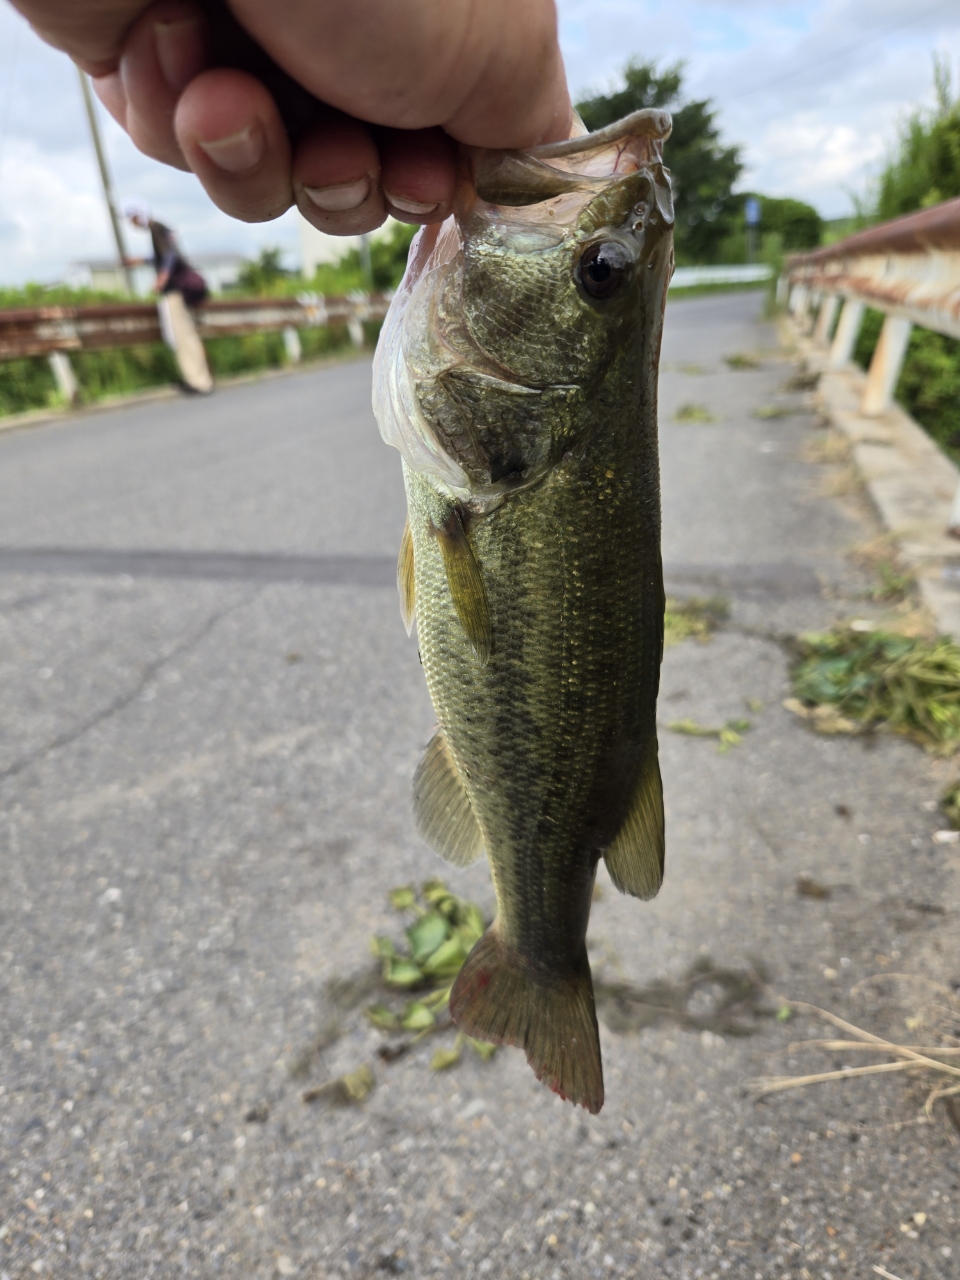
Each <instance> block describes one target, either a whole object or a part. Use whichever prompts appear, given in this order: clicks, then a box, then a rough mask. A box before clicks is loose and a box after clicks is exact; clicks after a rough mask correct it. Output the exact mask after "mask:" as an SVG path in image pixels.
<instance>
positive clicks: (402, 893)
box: [390, 884, 417, 911]
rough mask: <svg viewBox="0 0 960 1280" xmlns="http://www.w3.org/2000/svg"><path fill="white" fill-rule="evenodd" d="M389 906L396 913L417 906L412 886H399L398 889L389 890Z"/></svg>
mask: <svg viewBox="0 0 960 1280" xmlns="http://www.w3.org/2000/svg"><path fill="white" fill-rule="evenodd" d="M390 905H391V906H392V907H393V908H395V910H397V911H406V910H407V908H408V907H415V906H416V905H417V894H416V890H415V889H414V887H413V885H410V884H406V885H401V887H400V888H399V889H391V890H390Z"/></svg>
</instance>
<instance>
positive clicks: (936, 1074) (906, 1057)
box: [752, 974, 960, 1129]
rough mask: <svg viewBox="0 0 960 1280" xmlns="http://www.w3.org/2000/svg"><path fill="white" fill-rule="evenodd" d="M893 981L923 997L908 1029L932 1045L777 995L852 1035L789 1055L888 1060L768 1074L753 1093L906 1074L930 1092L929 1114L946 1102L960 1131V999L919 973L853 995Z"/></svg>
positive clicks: (786, 1006)
mask: <svg viewBox="0 0 960 1280" xmlns="http://www.w3.org/2000/svg"><path fill="white" fill-rule="evenodd" d="M891 981H899V982H904V983H907V984H909V985H910V987H911V988H912V989H913V990H914V991H915V992H917V993H923V998H922V999H921V1000H920V1001H919V1002H918V1003H917V1007H916V1008H915V1011H914V1012H913V1013H912V1014H911V1015H910V1016H909V1017H908V1018H906V1020H905V1025H906V1028H907V1030H908V1031H910V1032H913V1033H917V1032H925V1033H926V1034H925V1035H924V1036H922V1037H919V1038H920V1039H921V1041H922V1040H928V1041H930V1042H931V1043H922V1042H921V1043H917V1044H900V1043H898V1042H897V1041H894V1040H890V1039H887V1038H885V1037H884V1036H878V1035H874V1034H873V1033H872V1032H870V1031H865V1030H864V1029H863V1028H862V1027H858V1026H855V1025H854V1024H853V1023H852V1022H847V1021H846V1020H845V1019H844V1018H840V1017H838V1016H837V1015H836V1014H835V1013H831V1012H830V1011H829V1010H827V1009H821V1008H819V1007H818V1006H817V1005H812V1004H805V1003H804V1002H802V1001H795V1000H786V999H783V998H782V997H776V998H777V999H780V1000H781V1002H782V1004H781V1007H782V1008H783V1010H784V1011H789V1012H790V1013H803V1014H808V1015H810V1016H812V1017H815V1018H820V1019H821V1020H822V1021H824V1022H827V1023H829V1024H830V1025H831V1026H834V1027H836V1028H837V1029H838V1030H840V1031H842V1032H844V1033H845V1035H846V1037H847V1038H846V1039H812V1040H802V1041H795V1042H794V1043H793V1044H790V1045H789V1046H787V1052H788V1053H796V1052H799V1051H801V1050H808V1049H809V1050H815V1049H818V1050H821V1051H823V1052H826V1053H831V1054H837V1053H844V1054H846V1053H849V1054H851V1055H853V1056H857V1055H859V1054H872V1055H877V1056H881V1055H882V1056H883V1058H884V1059H885V1061H882V1062H871V1063H868V1064H866V1065H863V1066H844V1067H841V1068H839V1069H838V1070H834V1071H818V1072H814V1073H811V1074H807V1075H789V1076H764V1077H761V1078H759V1079H757V1080H755V1081H753V1082H752V1088H753V1089H754V1091H755V1092H756V1093H757V1094H758V1095H760V1096H764V1095H766V1094H770V1093H779V1092H781V1091H783V1090H785V1089H800V1088H804V1087H806V1086H807V1085H813V1084H824V1083H827V1082H829V1081H836V1080H852V1079H856V1078H858V1077H860V1076H868V1075H884V1074H894V1073H900V1074H906V1075H909V1076H912V1077H916V1078H918V1079H920V1080H921V1081H922V1082H923V1084H924V1086H925V1087H926V1089H927V1091H928V1092H927V1098H926V1101H925V1103H924V1111H925V1113H926V1114H927V1115H928V1116H929V1115H930V1114H931V1113H932V1111H933V1108H934V1106H935V1105H936V1103H937V1102H940V1101H943V1102H944V1104H945V1106H946V1109H947V1113H948V1115H949V1117H950V1119H951V1121H952V1123H953V1124H954V1125H955V1126H956V1127H957V1128H958V1129H960V1108H958V1106H957V1104H956V1103H955V1102H954V1099H955V1098H957V1097H958V1096H960V997H958V995H957V993H956V992H954V991H952V990H951V989H950V988H949V987H945V986H943V985H942V984H941V983H938V982H934V981H932V980H931V979H929V978H926V977H924V976H922V975H918V974H879V975H877V976H875V977H873V978H867V979H865V980H864V981H863V982H860V983H857V985H856V986H855V987H853V988H852V990H851V995H852V996H855V995H857V994H858V993H859V992H861V991H863V990H864V989H866V988H867V987H868V986H871V985H873V984H874V983H878V982H891ZM771 994H773V993H771ZM937 1042H939V1043H937Z"/></svg>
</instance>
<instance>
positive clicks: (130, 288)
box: [77, 67, 136, 297]
mask: <svg viewBox="0 0 960 1280" xmlns="http://www.w3.org/2000/svg"><path fill="white" fill-rule="evenodd" d="M77 75H78V76H79V77H80V92H81V93H82V94H83V105H84V107H85V108H86V111H87V121H88V123H89V125H90V135H91V137H92V138H93V149H94V151H95V152H96V153H97V164H98V165H99V166H100V181H101V182H102V183H103V198H104V199H105V200H106V202H107V212H108V213H109V214H110V225H111V227H112V228H113V238H114V241H115V242H116V246H117V254H118V256H119V258H120V266H121V267H122V269H123V275H124V279H125V280H126V282H127V292H128V293H129V294H130V296H131V297H133V296H134V294H135V293H136V289H135V287H134V281H133V272H132V271H131V270H130V268H129V267H128V266H127V248H126V245H125V244H124V242H123V224H122V223H121V221H120V215H119V213H118V212H117V198H116V196H115V195H114V191H113V181H112V179H111V177H110V169H109V167H108V165H107V153H106V152H105V151H104V149H103V139H102V138H101V137H100V124H99V122H98V120H97V109H96V106H95V104H94V101H93V92H92V90H91V88H90V81H89V79H88V78H87V74H86V72H85V71H81V69H80V68H79V67H77Z"/></svg>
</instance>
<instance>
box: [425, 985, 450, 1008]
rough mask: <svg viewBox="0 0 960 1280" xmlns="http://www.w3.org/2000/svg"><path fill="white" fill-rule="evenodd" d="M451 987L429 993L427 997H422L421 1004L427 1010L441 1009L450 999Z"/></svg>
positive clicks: (440, 988)
mask: <svg viewBox="0 0 960 1280" xmlns="http://www.w3.org/2000/svg"><path fill="white" fill-rule="evenodd" d="M451 990H452V988H451V987H439V988H438V989H437V990H436V991H431V992H430V994H429V995H428V996H424V997H423V1000H422V1002H421V1003H422V1004H425V1005H426V1006H427V1008H428V1009H441V1008H442V1007H443V1006H444V1005H445V1004H446V1003H447V1001H448V1000H449V999H450V992H451Z"/></svg>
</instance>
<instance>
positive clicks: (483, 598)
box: [433, 507, 493, 667]
mask: <svg viewBox="0 0 960 1280" xmlns="http://www.w3.org/2000/svg"><path fill="white" fill-rule="evenodd" d="M433 530H434V533H435V534H436V536H437V541H438V542H439V544H440V551H441V554H442V555H443V567H444V569H445V570H446V573H447V585H448V586H449V588H450V595H451V597H452V598H453V607H454V608H455V609H456V611H457V617H458V618H459V619H460V625H461V626H462V627H463V629H464V631H465V632H466V635H467V639H468V640H469V641H470V643H471V645H472V646H473V648H474V651H475V652H476V655H477V658H478V660H479V662H480V665H481V666H482V667H485V666H486V665H487V662H488V661H489V659H490V653H491V650H492V648H493V624H492V622H491V619H490V604H489V601H488V600H487V589H486V587H485V586H484V585H483V574H482V573H481V572H480V566H479V565H478V564H477V561H476V558H475V556H474V554H473V550H472V549H471V546H470V543H469V541H468V540H467V534H466V530H465V529H464V527H463V518H462V516H461V514H460V511H459V509H458V508H457V507H454V508H453V510H452V511H451V512H450V514H449V515H448V516H447V518H446V520H445V521H444V523H443V525H442V526H441V527H440V528H439V529H438V528H437V526H436V525H434V526H433Z"/></svg>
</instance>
